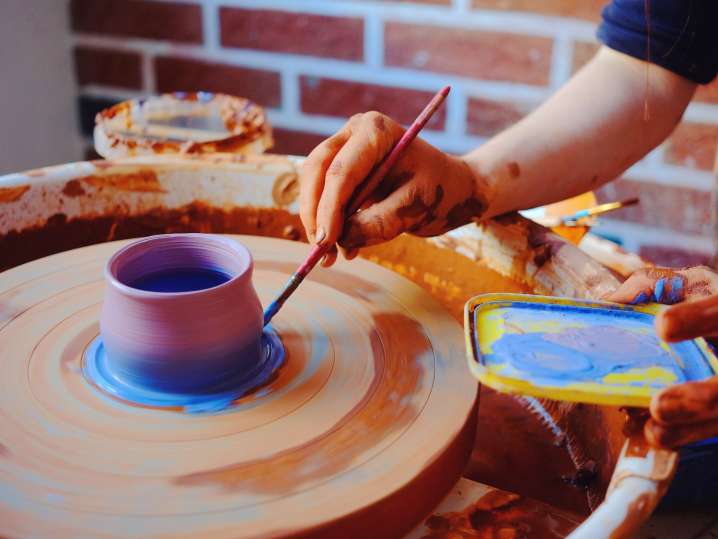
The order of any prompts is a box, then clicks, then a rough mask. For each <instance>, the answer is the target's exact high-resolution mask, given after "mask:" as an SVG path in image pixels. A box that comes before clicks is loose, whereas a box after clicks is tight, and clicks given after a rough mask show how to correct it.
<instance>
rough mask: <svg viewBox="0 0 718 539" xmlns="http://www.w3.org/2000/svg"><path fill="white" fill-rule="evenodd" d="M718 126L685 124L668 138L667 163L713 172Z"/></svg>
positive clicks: (679, 126) (680, 125) (717, 142)
mask: <svg viewBox="0 0 718 539" xmlns="http://www.w3.org/2000/svg"><path fill="white" fill-rule="evenodd" d="M716 145H718V125H712V124H698V123H690V122H683V123H681V124H679V125H678V127H676V129H675V131H673V133H672V134H671V136H670V137H669V138H668V145H667V146H666V161H667V162H668V163H671V164H674V165H682V166H686V167H690V168H697V169H701V170H713V166H714V163H715V155H716Z"/></svg>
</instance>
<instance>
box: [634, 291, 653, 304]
mask: <svg viewBox="0 0 718 539" xmlns="http://www.w3.org/2000/svg"><path fill="white" fill-rule="evenodd" d="M649 299H650V297H649V296H648V294H646V293H645V292H641V293H640V294H638V295H637V296H636V297H635V298H633V301H632V302H631V303H630V305H639V304H641V303H648V300H649Z"/></svg>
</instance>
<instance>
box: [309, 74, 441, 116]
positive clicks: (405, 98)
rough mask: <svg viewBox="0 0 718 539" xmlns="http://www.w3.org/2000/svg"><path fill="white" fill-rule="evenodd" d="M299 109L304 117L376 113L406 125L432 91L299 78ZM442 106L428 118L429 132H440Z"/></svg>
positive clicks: (420, 108) (427, 100) (420, 109)
mask: <svg viewBox="0 0 718 539" xmlns="http://www.w3.org/2000/svg"><path fill="white" fill-rule="evenodd" d="M300 85H301V86H300V87H301V92H302V93H301V106H302V111H303V112H306V113H308V114H325V115H327V116H343V117H348V116H351V115H352V114H355V113H357V112H366V111H369V110H378V111H379V112H383V113H384V114H387V115H388V116H391V117H392V118H394V119H395V120H396V121H397V122H400V123H402V124H405V125H408V124H410V123H411V122H413V121H414V119H415V118H416V117H417V116H418V115H419V113H420V112H421V111H422V109H423V108H424V107H425V106H426V104H427V103H428V102H429V101H430V100H431V98H432V97H433V96H434V92H424V91H421V90H408V89H406V88H392V87H390V86H379V85H376V84H364V83H361V82H350V81H342V80H335V79H320V78H316V77H306V76H305V77H302V78H301V80H300ZM445 120H446V107H445V106H444V107H441V108H440V109H439V110H437V111H436V113H435V114H434V116H433V117H432V118H431V120H430V121H429V123H428V124H427V127H428V128H429V129H443V128H444V122H445Z"/></svg>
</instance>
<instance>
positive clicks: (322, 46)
mask: <svg viewBox="0 0 718 539" xmlns="http://www.w3.org/2000/svg"><path fill="white" fill-rule="evenodd" d="M220 31H221V42H222V45H223V46H225V47H239V48H244V49H258V50H264V51H272V52H288V53H292V54H307V55H311V56H322V57H326V58H340V59H342V60H361V59H362V58H363V57H364V22H363V21H362V19H360V18H351V17H329V16H326V15H311V14H307V13H290V12H286V11H275V10H269V9H243V8H236V7H222V8H220Z"/></svg>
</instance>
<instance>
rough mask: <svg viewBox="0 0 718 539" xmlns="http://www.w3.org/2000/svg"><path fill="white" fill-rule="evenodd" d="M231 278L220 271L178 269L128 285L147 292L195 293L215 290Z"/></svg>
mask: <svg viewBox="0 0 718 539" xmlns="http://www.w3.org/2000/svg"><path fill="white" fill-rule="evenodd" d="M231 278H232V276H231V275H228V274H227V273H225V272H224V271H222V270H220V269H213V268H176V269H170V270H164V271H158V272H155V273H150V274H148V275H142V276H141V277H139V278H138V279H135V280H134V281H132V282H129V283H127V284H128V286H131V287H132V288H137V289H138V290H146V291H147V292H193V291H195V290H206V289H207V288H214V287H215V286H219V285H221V284H223V283H226V282H227V281H229V280H230V279H231Z"/></svg>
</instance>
